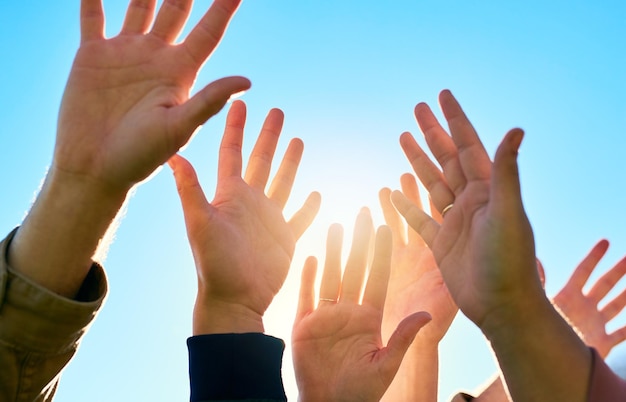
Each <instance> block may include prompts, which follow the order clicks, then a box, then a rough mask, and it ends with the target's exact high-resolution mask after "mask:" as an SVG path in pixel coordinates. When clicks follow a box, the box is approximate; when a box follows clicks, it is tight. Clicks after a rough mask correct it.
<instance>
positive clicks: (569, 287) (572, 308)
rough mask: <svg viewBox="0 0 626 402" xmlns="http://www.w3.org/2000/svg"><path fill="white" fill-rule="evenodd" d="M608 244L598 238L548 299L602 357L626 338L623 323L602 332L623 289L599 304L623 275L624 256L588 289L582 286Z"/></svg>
mask: <svg viewBox="0 0 626 402" xmlns="http://www.w3.org/2000/svg"><path fill="white" fill-rule="evenodd" d="M608 247H609V242H608V241H606V240H600V241H599V242H598V243H597V244H596V245H595V246H594V247H593V248H592V249H591V251H590V252H589V254H588V255H587V256H586V257H585V258H584V259H583V260H582V261H581V263H580V264H579V265H578V267H576V269H575V270H574V273H573V274H572V276H571V277H570V278H569V280H568V281H567V283H566V284H565V286H564V287H563V289H561V290H560V291H559V293H557V294H556V296H554V298H553V299H552V302H553V303H554V304H555V305H556V306H557V307H558V309H559V310H560V311H561V313H563V315H564V316H565V318H566V319H567V320H568V321H569V322H570V324H572V326H573V327H574V328H575V329H576V330H577V331H578V333H579V335H580V336H581V338H582V339H583V341H584V342H585V343H586V344H587V345H589V346H591V347H593V348H595V349H596V350H597V351H598V353H599V354H600V356H602V357H606V356H607V355H608V354H609V352H610V351H611V349H613V347H614V346H616V345H618V344H620V343H621V342H623V341H624V340H626V326H624V327H621V328H619V329H617V330H615V331H613V332H611V333H610V334H609V333H607V332H606V324H608V323H609V321H611V320H612V319H613V318H615V316H617V315H618V314H619V313H620V312H621V311H622V310H623V309H624V306H626V290H623V291H622V292H621V293H620V294H619V295H617V296H616V297H615V298H614V299H612V300H610V301H609V302H607V303H606V304H605V305H604V306H603V307H600V306H599V304H600V302H601V301H602V300H603V299H604V298H605V297H606V295H607V294H608V293H609V292H610V291H611V290H613V288H614V287H615V285H616V284H617V283H618V282H619V281H620V279H622V277H624V275H626V258H624V259H622V260H620V261H619V262H618V263H617V264H615V266H614V267H613V268H611V269H610V270H609V271H608V272H607V273H605V274H604V275H602V276H601V277H600V279H598V280H597V281H596V283H595V284H593V286H592V287H591V289H590V290H589V292H586V293H585V292H584V291H583V287H584V286H585V284H586V283H587V281H588V280H589V277H590V276H591V274H592V273H593V270H594V269H595V268H596V266H597V265H598V262H600V260H601V259H602V257H603V256H604V254H605V253H606V250H607V249H608Z"/></svg>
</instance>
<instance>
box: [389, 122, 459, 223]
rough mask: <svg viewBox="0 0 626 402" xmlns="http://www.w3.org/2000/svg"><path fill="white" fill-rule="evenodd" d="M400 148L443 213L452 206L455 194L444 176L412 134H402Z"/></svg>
mask: <svg viewBox="0 0 626 402" xmlns="http://www.w3.org/2000/svg"><path fill="white" fill-rule="evenodd" d="M400 146H401V147H402V150H403V151H404V154H405V155H406V157H407V159H408V160H409V163H410V164H411V166H412V167H413V171H414V172H415V174H417V177H418V178H419V179H420V181H421V182H422V184H423V185H424V187H426V190H427V191H428V193H429V194H430V197H431V199H432V200H433V202H434V203H435V205H436V206H437V208H438V209H439V210H440V211H441V210H443V208H445V207H446V206H447V205H450V204H452V203H453V202H454V193H453V192H452V190H450V187H449V186H448V183H446V179H445V177H444V175H443V174H442V173H441V171H440V170H439V168H438V167H437V166H436V165H435V164H434V163H433V162H432V161H431V160H430V158H429V157H428V156H427V155H426V153H425V152H424V150H423V149H422V147H420V146H419V145H418V144H417V141H415V138H413V136H412V135H411V134H410V133H404V134H402V135H401V136H400Z"/></svg>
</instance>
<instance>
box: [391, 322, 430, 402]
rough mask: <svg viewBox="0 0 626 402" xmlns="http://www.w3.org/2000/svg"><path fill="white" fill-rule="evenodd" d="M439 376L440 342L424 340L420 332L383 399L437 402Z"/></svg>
mask: <svg viewBox="0 0 626 402" xmlns="http://www.w3.org/2000/svg"><path fill="white" fill-rule="evenodd" d="M438 377H439V348H438V342H432V341H428V340H424V339H422V338H420V336H419V334H418V336H417V338H416V339H415V341H413V344H412V345H411V347H410V348H409V350H408V351H407V354H406V355H405V356H404V359H403V360H402V364H401V365H400V369H399V370H398V373H397V374H396V376H395V378H394V380H393V382H392V383H391V386H389V389H388V390H387V392H385V395H384V396H383V399H382V401H385V402H393V401H414V402H435V401H437V386H438Z"/></svg>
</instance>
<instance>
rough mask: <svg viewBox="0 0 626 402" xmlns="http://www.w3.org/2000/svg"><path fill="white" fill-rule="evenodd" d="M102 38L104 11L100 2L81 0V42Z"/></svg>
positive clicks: (99, 0)
mask: <svg viewBox="0 0 626 402" xmlns="http://www.w3.org/2000/svg"><path fill="white" fill-rule="evenodd" d="M103 38H104V10H103V9H102V0H82V1H81V2H80V40H81V42H84V41H88V40H94V39H103Z"/></svg>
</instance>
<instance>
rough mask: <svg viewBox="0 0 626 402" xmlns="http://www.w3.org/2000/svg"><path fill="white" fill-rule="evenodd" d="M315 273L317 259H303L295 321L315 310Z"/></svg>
mask: <svg viewBox="0 0 626 402" xmlns="http://www.w3.org/2000/svg"><path fill="white" fill-rule="evenodd" d="M316 274H317V259H316V258H315V257H308V258H307V259H306V261H304V268H302V276H301V278H300V298H299V299H298V309H297V312H296V322H295V323H298V322H299V321H300V320H302V318H304V317H305V316H307V315H308V314H309V313H311V312H312V311H313V310H315V275H316Z"/></svg>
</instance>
